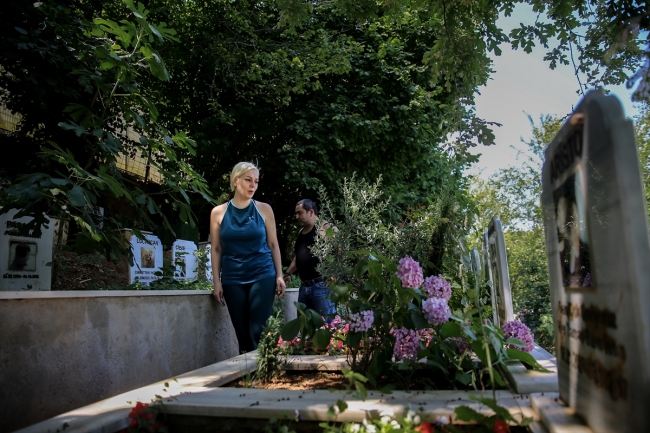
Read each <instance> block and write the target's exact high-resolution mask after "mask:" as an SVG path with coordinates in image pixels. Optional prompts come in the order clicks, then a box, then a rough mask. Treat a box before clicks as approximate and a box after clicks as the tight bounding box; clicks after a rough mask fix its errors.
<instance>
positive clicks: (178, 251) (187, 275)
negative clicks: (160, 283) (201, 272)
mask: <svg viewBox="0 0 650 433" xmlns="http://www.w3.org/2000/svg"><path fill="white" fill-rule="evenodd" d="M195 251H196V244H195V243H194V242H192V241H185V240H181V239H178V240H176V241H175V242H174V243H173V244H172V260H173V261H174V266H175V267H176V270H175V271H174V279H175V280H177V281H193V280H196V276H197V270H198V269H197V268H198V266H199V262H198V261H197V260H196V256H195V255H194V252H195Z"/></svg>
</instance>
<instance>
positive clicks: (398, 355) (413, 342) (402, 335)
mask: <svg viewBox="0 0 650 433" xmlns="http://www.w3.org/2000/svg"><path fill="white" fill-rule="evenodd" d="M390 333H391V334H392V335H394V336H395V347H393V355H395V359H396V360H402V359H411V360H413V361H417V357H418V352H419V351H420V338H419V336H418V333H417V332H416V331H414V330H412V329H406V328H398V329H391V331H390Z"/></svg>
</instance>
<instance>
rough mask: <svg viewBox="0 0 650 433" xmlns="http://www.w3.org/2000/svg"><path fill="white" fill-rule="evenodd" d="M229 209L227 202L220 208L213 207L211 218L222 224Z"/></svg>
mask: <svg viewBox="0 0 650 433" xmlns="http://www.w3.org/2000/svg"><path fill="white" fill-rule="evenodd" d="M227 207H228V203H227V202H226V203H223V204H220V205H219V206H215V207H213V208H212V212H210V218H217V221H219V222H221V219H222V218H223V215H224V214H225V213H226V208H227Z"/></svg>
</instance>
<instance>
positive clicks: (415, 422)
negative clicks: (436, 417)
mask: <svg viewBox="0 0 650 433" xmlns="http://www.w3.org/2000/svg"><path fill="white" fill-rule="evenodd" d="M421 421H422V420H421V419H420V415H415V416H414V417H413V424H417V425H420V423H421Z"/></svg>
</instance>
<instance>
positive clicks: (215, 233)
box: [210, 205, 226, 307]
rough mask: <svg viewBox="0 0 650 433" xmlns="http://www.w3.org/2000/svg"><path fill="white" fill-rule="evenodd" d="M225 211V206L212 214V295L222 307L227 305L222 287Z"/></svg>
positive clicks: (215, 209) (218, 207) (221, 206)
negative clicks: (222, 233) (222, 228)
mask: <svg viewBox="0 0 650 433" xmlns="http://www.w3.org/2000/svg"><path fill="white" fill-rule="evenodd" d="M225 209H226V208H225V205H219V206H217V207H215V208H214V209H212V213H210V256H211V259H212V260H211V261H212V280H213V283H214V291H213V292H212V295H213V296H214V298H215V299H216V300H217V302H218V303H219V304H221V306H222V307H223V306H225V305H226V303H225V302H224V300H223V287H222V286H221V251H222V249H221V221H222V220H223V214H224V212H225Z"/></svg>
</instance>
